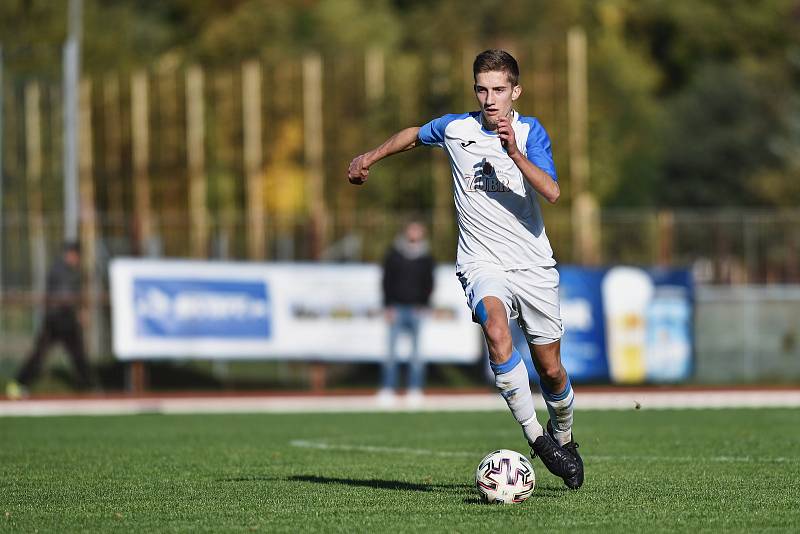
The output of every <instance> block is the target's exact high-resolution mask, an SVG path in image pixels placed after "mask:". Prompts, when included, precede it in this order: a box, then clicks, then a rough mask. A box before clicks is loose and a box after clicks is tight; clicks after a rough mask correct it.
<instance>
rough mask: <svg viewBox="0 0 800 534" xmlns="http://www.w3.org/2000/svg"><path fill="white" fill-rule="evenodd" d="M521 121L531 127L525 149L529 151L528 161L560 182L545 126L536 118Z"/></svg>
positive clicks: (522, 118) (521, 119) (520, 118)
mask: <svg viewBox="0 0 800 534" xmlns="http://www.w3.org/2000/svg"><path fill="white" fill-rule="evenodd" d="M519 121H520V122H522V123H525V124H527V125H529V126H530V128H531V129H530V131H528V139H527V141H526V142H525V148H526V149H527V151H528V160H529V161H530V162H531V163H533V164H534V165H536V166H537V167H539V168H540V169H542V170H543V171H544V172H546V173H547V174H549V175H550V177H551V178H552V179H553V180H555V181H556V182H557V181H558V175H557V174H556V165H555V163H554V162H553V149H552V148H551V146H550V137H549V136H548V135H547V131H546V130H545V129H544V126H542V124H541V123H540V122H539V121H538V120H537V119H535V118H534V117H523V116H521V115H520V117H519Z"/></svg>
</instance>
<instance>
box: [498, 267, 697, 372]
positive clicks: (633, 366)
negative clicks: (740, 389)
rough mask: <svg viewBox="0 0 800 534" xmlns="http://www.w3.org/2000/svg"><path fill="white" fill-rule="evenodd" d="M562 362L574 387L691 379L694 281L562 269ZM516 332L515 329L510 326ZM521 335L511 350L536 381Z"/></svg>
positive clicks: (680, 275) (673, 273) (682, 273)
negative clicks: (519, 355) (589, 383)
mask: <svg viewBox="0 0 800 534" xmlns="http://www.w3.org/2000/svg"><path fill="white" fill-rule="evenodd" d="M559 274H560V275H561V284H560V299H561V318H562V320H563V321H564V330H565V333H564V337H563V338H562V340H561V360H562V362H563V364H564V367H565V368H566V369H567V372H568V373H569V375H570V378H571V379H572V380H573V381H575V382H609V381H610V382H613V383H618V384H641V383H645V382H679V381H682V380H686V379H687V378H689V377H690V375H691V372H692V334H693V331H692V324H693V323H692V321H693V317H692V310H693V305H694V300H693V299H694V293H693V283H692V277H691V273H690V272H689V271H688V270H685V269H642V268H639V267H626V266H620V267H612V268H584V267H572V266H562V267H560V268H559ZM512 326H513V325H512ZM516 330H518V329H512V334H515V336H514V345H515V346H516V347H517V349H518V350H519V351H520V352H521V353H522V354H523V357H527V358H526V364H527V365H528V370H529V374H530V376H531V379H533V380H536V379H538V377H537V375H536V372H535V370H534V369H533V365H532V362H530V360H529V352H528V347H527V346H526V343H525V339H524V337H523V336H522V333H521V332H517V331H516Z"/></svg>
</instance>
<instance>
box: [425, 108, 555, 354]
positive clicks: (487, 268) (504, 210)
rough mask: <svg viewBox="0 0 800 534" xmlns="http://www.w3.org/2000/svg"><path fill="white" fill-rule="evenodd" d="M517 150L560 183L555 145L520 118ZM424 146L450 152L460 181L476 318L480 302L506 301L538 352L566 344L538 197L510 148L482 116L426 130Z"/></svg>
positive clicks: (459, 267) (462, 260) (448, 120)
mask: <svg viewBox="0 0 800 534" xmlns="http://www.w3.org/2000/svg"><path fill="white" fill-rule="evenodd" d="M511 125H512V128H513V129H514V134H515V137H516V140H517V147H518V149H519V150H520V152H522V154H524V155H525V156H526V157H527V158H528V160H530V161H531V162H532V163H533V164H534V165H536V166H537V167H539V168H540V169H541V170H542V171H544V172H546V173H547V174H549V175H550V176H551V177H552V178H553V180H557V176H556V170H555V165H554V163H553V154H552V149H551V147H550V138H549V137H548V135H547V132H546V131H545V129H544V127H542V125H541V124H540V123H539V121H538V120H536V119H535V118H533V117H525V116H521V115H519V114H518V113H517V112H516V111H514V112H513V117H512V118H511ZM418 136H419V139H420V141H421V142H422V143H424V144H426V145H435V146H439V147H442V148H444V149H445V151H446V152H447V155H448V157H449V159H450V167H451V171H452V175H453V197H454V201H455V206H456V214H457V219H458V229H459V232H458V253H457V260H456V271H457V272H458V276H459V279H460V280H461V283H462V285H463V286H464V291H465V293H466V295H467V299H468V300H469V305H470V308H471V309H472V310H473V313H475V314H476V316H478V317H479V316H480V314H479V313H478V312H479V311H480V310H476V308H477V307H478V305H479V304H480V302H481V300H482V299H483V298H484V297H487V296H494V297H497V298H499V299H500V300H501V301H502V302H503V303H504V304H505V306H506V312H507V314H508V316H509V318H516V319H518V320H519V323H520V326H521V327H522V329H523V331H524V332H525V334H526V335H527V337H528V340H529V341H530V342H532V343H536V344H544V343H551V342H553V341H555V340H557V339H560V338H561V336H562V335H563V332H564V329H563V326H562V322H561V314H560V309H559V299H558V282H559V277H558V272H557V271H556V269H555V264H556V262H555V260H554V259H553V250H552V248H551V247H550V241H549V240H548V239H547V234H546V233H545V229H544V222H543V220H542V213H541V210H540V208H539V202H538V200H537V193H536V191H535V190H534V189H533V187H532V186H531V185H530V184H529V183H528V182H527V180H526V179H525V177H524V176H523V175H522V172H521V171H520V170H519V168H518V167H517V166H516V164H515V163H514V161H513V160H512V159H511V158H510V157H509V156H508V154H507V153H506V151H505V149H504V148H503V146H502V144H501V142H500V138H499V136H498V135H497V133H495V132H491V131H489V130H486V129H484V128H483V126H482V124H481V114H480V112H472V113H462V114H451V115H445V116H443V117H440V118H438V119H434V120H432V121H431V122H429V123H427V124H425V125H424V126H422V128H421V129H420V131H419V134H418Z"/></svg>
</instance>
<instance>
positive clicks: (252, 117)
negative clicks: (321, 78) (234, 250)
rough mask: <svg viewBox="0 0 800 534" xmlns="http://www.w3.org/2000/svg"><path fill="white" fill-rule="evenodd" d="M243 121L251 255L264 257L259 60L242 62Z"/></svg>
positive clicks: (248, 246) (248, 249)
mask: <svg viewBox="0 0 800 534" xmlns="http://www.w3.org/2000/svg"><path fill="white" fill-rule="evenodd" d="M242 124H243V129H244V172H245V177H246V181H247V195H246V198H247V255H248V257H249V258H250V259H251V260H263V259H264V258H265V250H266V235H265V234H266V232H265V229H264V176H263V172H262V168H263V165H264V162H263V155H262V151H261V65H260V64H259V63H258V61H248V62H247V63H245V64H244V65H242Z"/></svg>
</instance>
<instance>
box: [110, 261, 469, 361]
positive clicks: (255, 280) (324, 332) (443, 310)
mask: <svg viewBox="0 0 800 534" xmlns="http://www.w3.org/2000/svg"><path fill="white" fill-rule="evenodd" d="M110 280H111V299H112V300H111V305H112V329H113V345H114V353H115V355H116V356H117V358H119V359H122V360H136V359H148V358H149V359H169V358H173V359H179V358H210V359H217V358H219V359H297V360H300V359H314V360H323V361H325V360H330V361H380V360H382V359H384V358H385V357H386V353H387V336H388V327H387V324H386V322H385V320H384V315H383V308H382V302H381V300H382V299H381V270H380V267H379V266H377V265H372V264H343V265H338V264H319V263H235V262H200V261H184V260H147V259H127V258H123V259H115V260H114V261H112V263H111V266H110ZM481 343H482V341H481V335H480V329H479V328H478V326H477V325H475V324H474V323H473V322H472V321H471V314H470V311H469V309H468V308H467V306H466V300H465V297H464V293H463V291H462V289H461V286H460V284H459V282H458V280H457V278H456V276H455V268H454V267H453V266H451V265H447V266H444V265H443V266H439V267H437V269H436V273H435V289H434V294H433V298H432V309H431V311H430V312H429V314H428V315H427V317H426V319H425V320H424V321H423V322H422V328H421V332H420V351H421V353H422V356H423V357H424V358H425V359H426V360H428V361H434V362H458V363H470V362H474V361H475V360H476V359H477V358H478V357H479V355H480V353H481V350H482V349H481ZM409 348H410V343H408V340H407V339H404V344H401V346H400V354H401V357H404V356H405V355H406V354H407V353H408V350H409Z"/></svg>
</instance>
